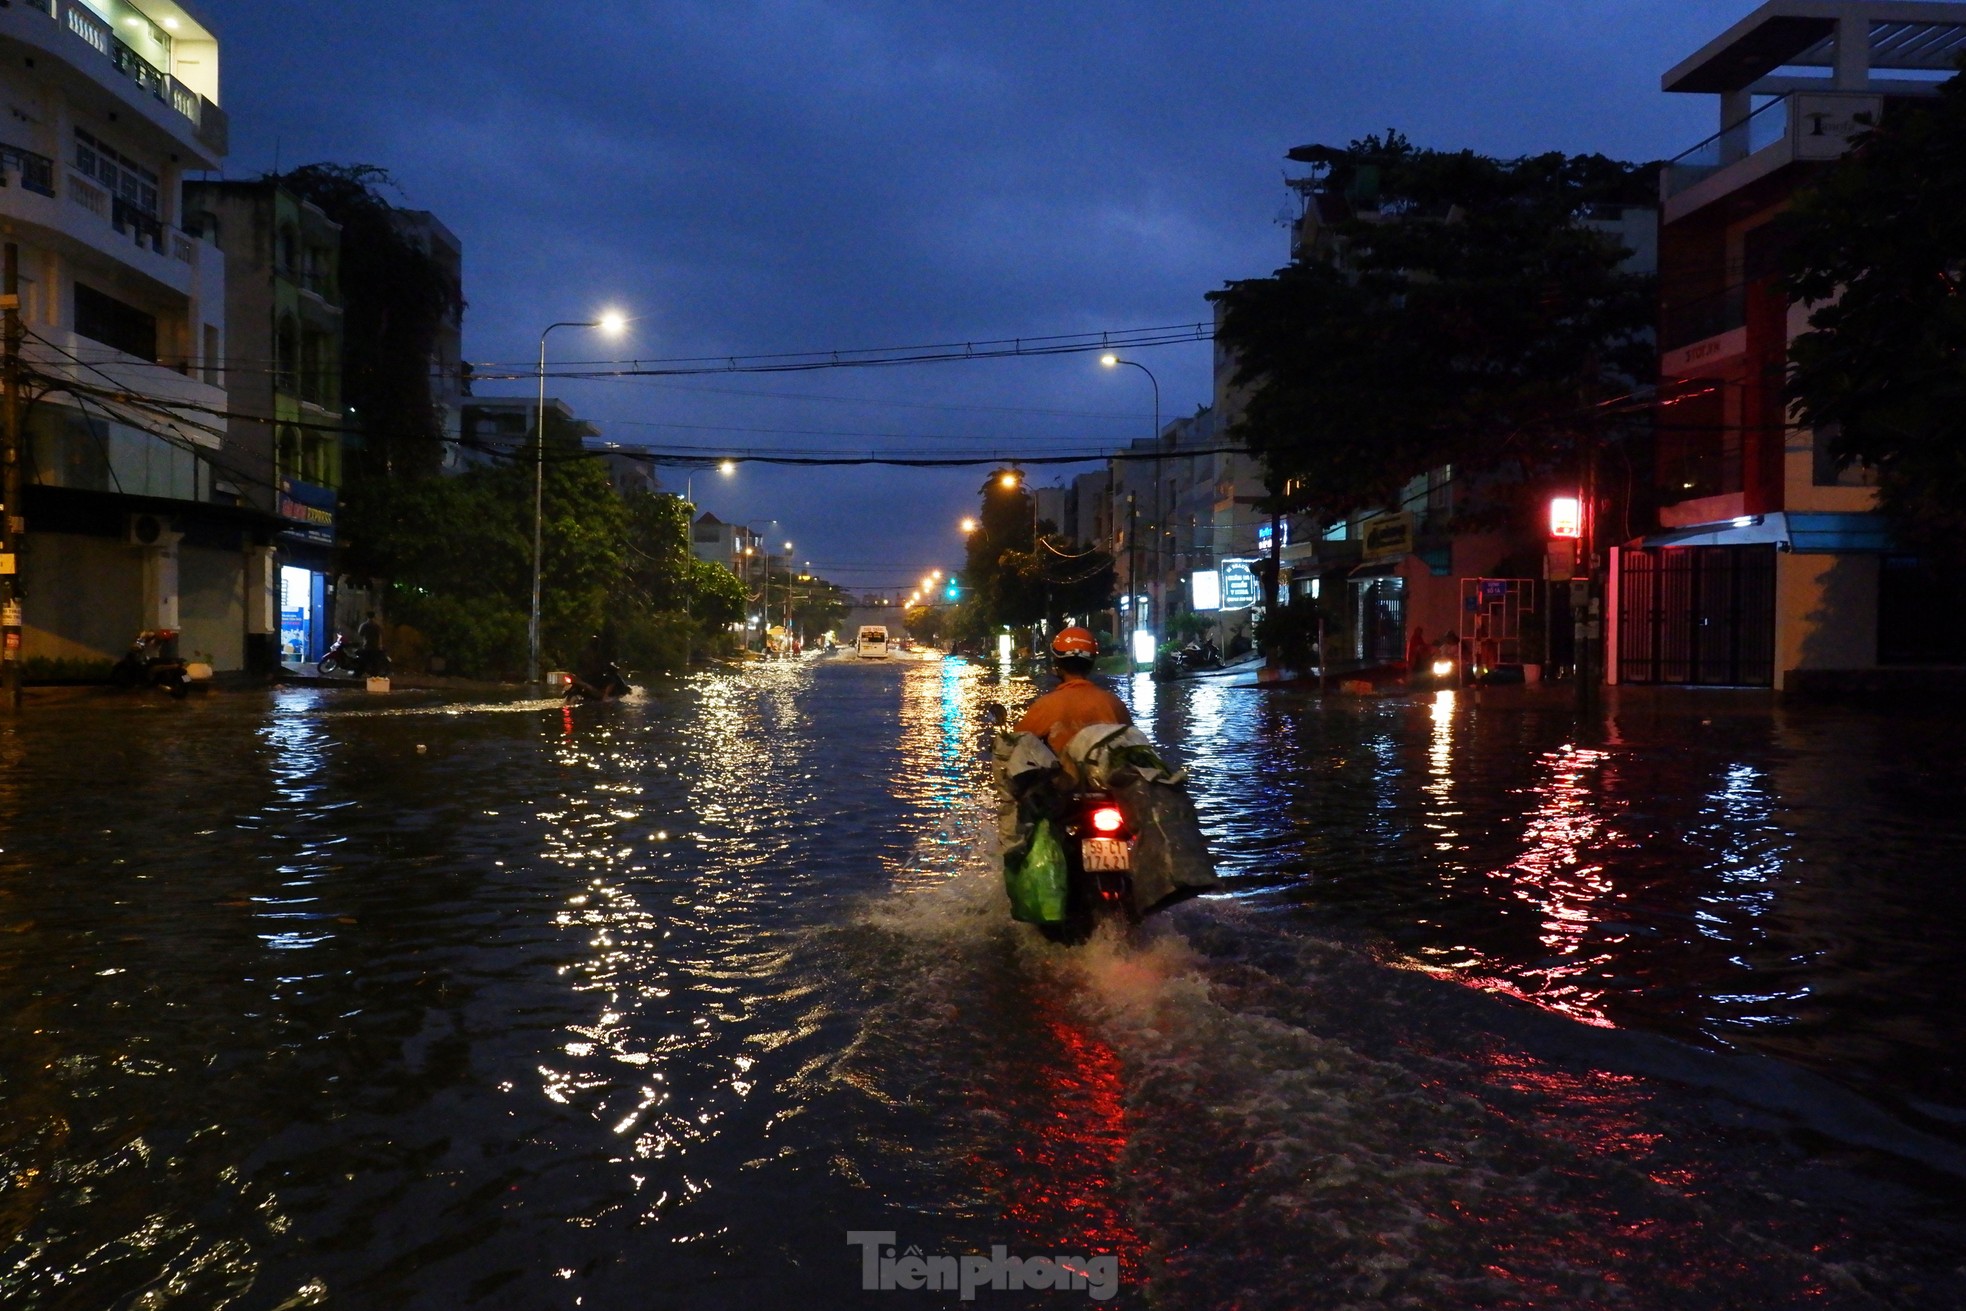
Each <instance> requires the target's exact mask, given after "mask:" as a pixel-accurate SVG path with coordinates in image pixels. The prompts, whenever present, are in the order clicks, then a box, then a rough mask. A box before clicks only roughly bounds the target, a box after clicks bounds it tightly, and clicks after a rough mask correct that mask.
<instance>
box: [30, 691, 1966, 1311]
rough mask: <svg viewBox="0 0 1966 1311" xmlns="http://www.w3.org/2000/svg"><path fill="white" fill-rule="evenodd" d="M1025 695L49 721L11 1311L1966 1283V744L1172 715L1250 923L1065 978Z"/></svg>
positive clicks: (1699, 705) (1618, 720) (1656, 727)
mask: <svg viewBox="0 0 1966 1311" xmlns="http://www.w3.org/2000/svg"><path fill="white" fill-rule="evenodd" d="M1028 690H1029V689H1028V688H1026V687H1024V686H1022V685H1019V684H1013V685H1011V686H1004V685H1002V684H1001V683H999V682H998V680H997V678H996V676H995V674H994V673H993V672H992V671H990V670H988V669H985V668H979V667H976V666H971V665H966V664H963V663H961V662H956V661H951V662H947V663H945V664H942V665H940V666H931V665H908V666H899V665H880V666H872V665H869V666H860V665H853V664H847V663H839V662H834V663H821V662H816V661H809V662H804V663H800V664H796V665H792V664H788V665H782V666H776V667H769V668H759V669H755V670H752V671H748V672H746V673H743V674H738V675H706V676H702V677H699V678H696V679H694V680H691V681H688V682H679V683H675V684H671V685H667V686H663V687H660V688H657V689H655V690H653V691H649V692H644V693H641V694H638V696H637V697H636V698H635V699H633V700H631V701H629V702H626V703H623V704H620V705H616V706H609V707H583V708H579V709H574V710H571V711H568V710H563V709H561V708H560V707H558V706H555V705H548V704H546V703H543V702H537V701H517V700H513V701H500V702H494V703H477V704H471V703H459V702H455V701H441V700H438V699H436V698H434V697H425V696H421V695H419V694H409V693H405V694H397V695H395V696H392V697H389V698H386V699H385V698H366V697H363V696H361V695H360V694H355V693H346V692H325V691H299V690H296V691H285V692H280V693H276V694H271V695H269V696H266V697H258V696H244V695H239V696H216V697H213V698H210V699H209V700H207V701H204V702H196V701H194V702H192V703H189V704H176V703H170V702H167V701H164V700H161V699H160V700H158V701H154V702H152V701H144V702H131V703H120V704H113V705H84V706H72V707H66V708H47V709H42V710H37V711H35V712H33V713H32V714H30V715H29V716H28V717H27V718H26V719H25V720H23V721H22V722H20V723H19V724H17V725H8V726H4V727H0V1007H4V1012H5V1014H6V1016H7V1017H8V1023H7V1025H6V1028H5V1029H4V1030H3V1031H0V1108H4V1114H0V1245H3V1246H4V1252H0V1303H4V1304H5V1305H6V1306H8V1307H28V1308H89V1309H91V1311H94V1309H97V1308H118V1309H122V1308H129V1309H131V1311H159V1309H161V1308H179V1307H182V1308H198V1309H200V1311H203V1309H204V1308H219V1307H225V1308H241V1309H248V1308H250V1309H255V1311H273V1309H275V1308H278V1309H280V1311H292V1309H293V1308H301V1307H314V1306H321V1307H349V1308H362V1309H364V1311H366V1309H368V1308H395V1307H406V1308H408V1307H414V1308H456V1307H476V1306H482V1307H523V1308H556V1307H586V1308H607V1309H613V1308H634V1309H636V1311H642V1309H644V1308H667V1307H686V1308H699V1307H700V1308H710V1307H718V1308H722V1307H735V1308H749V1307H775V1306H812V1307H858V1306H872V1307H896V1308H899V1307H905V1306H911V1305H931V1304H932V1305H949V1304H952V1303H955V1302H956V1300H957V1296H958V1294H956V1293H954V1292H933V1291H922V1290H911V1289H910V1288H908V1287H907V1286H906V1282H905V1281H907V1280H909V1279H912V1278H913V1276H914V1274H915V1272H916V1271H919V1270H933V1271H934V1272H935V1273H934V1274H933V1276H932V1277H934V1278H936V1279H939V1278H941V1273H940V1272H941V1271H942V1270H943V1269H944V1268H945V1267H944V1266H943V1265H938V1264H936V1262H935V1260H934V1258H938V1257H946V1258H952V1259H951V1260H950V1261H948V1263H947V1267H946V1268H954V1266H955V1265H956V1261H955V1260H954V1259H953V1258H961V1257H964V1256H975V1255H977V1254H980V1255H981V1257H982V1258H984V1259H985V1260H986V1261H987V1260H993V1259H994V1254H993V1248H997V1247H1002V1248H1003V1249H1005V1257H1006V1262H1005V1263H1002V1264H998V1265H996V1266H993V1269H996V1270H998V1271H1001V1270H1004V1269H1007V1268H1008V1267H1007V1261H1008V1258H1019V1259H1022V1260H1025V1261H1028V1262H1030V1265H1029V1267H1028V1268H1029V1270H1030V1271H1031V1272H1032V1273H1031V1275H1030V1280H1031V1282H1043V1281H1044V1280H1046V1279H1048V1278H1049V1277H1050V1272H1051V1271H1052V1270H1053V1269H1054V1267H1053V1266H1051V1265H1047V1264H1044V1263H1042V1262H1039V1261H1038V1260H1037V1259H1038V1258H1053V1257H1055V1258H1059V1260H1060V1261H1061V1262H1062V1263H1063V1265H1064V1266H1065V1267H1066V1268H1067V1269H1068V1270H1076V1271H1078V1275H1077V1276H1076V1278H1077V1283H1078V1285H1079V1286H1078V1287H1073V1288H1065V1289H1050V1290H1046V1291H1037V1290H1033V1289H1029V1288H1027V1289H1025V1290H1024V1291H1014V1290H1011V1289H992V1288H990V1287H988V1286H987V1284H986V1285H985V1286H984V1287H983V1288H981V1289H980V1290H976V1291H975V1301H976V1304H977V1305H1011V1306H1023V1305H1040V1304H1042V1305H1067V1306H1070V1305H1081V1304H1084V1305H1106V1306H1123V1307H1141V1306H1155V1307H1178V1308H1189V1307H1193V1308H1229V1307H1236V1308H1271V1307H1274V1308H1323V1307H1375V1308H1376V1307H1411V1308H1457V1309H1458V1308H1471V1307H1538V1308H1544V1307H1576V1308H1585V1307H1590V1308H1596V1307H1631V1308H1655V1307H1656V1308H1760V1307H1770V1308H1774V1307H1792V1306H1797V1305H1812V1306H1823V1307H1916V1308H1926V1307H1930V1308H1941V1307H1956V1306H1959V1305H1962V1304H1966V1269H1962V1266H1966V1091H1962V1084H1961V1081H1960V1074H1961V1070H1960V1065H1961V1057H1960V1053H1959V1037H1960V1033H1961V1023H1960V1019H1959V1016H1960V1014H1961V1003H1962V1001H1966V997H1962V991H1966V988H1963V987H1962V984H1961V982H1960V978H1959V971H1960V966H1961V962H1962V961H1966V879H1962V878H1961V877H1960V871H1961V870H1962V869H1966V806H1962V805H1961V804H1960V788H1959V785H1958V782H1957V780H1958V779H1959V777H1961V772H1962V766H1966V747H1963V746H1962V745H1961V743H1960V742H1959V741H1958V740H1957V735H1956V734H1955V732H1954V731H1953V730H1952V728H1951V726H1950V725H1948V724H1946V723H1944V722H1942V721H1938V720H1933V719H1918V718H1909V719H1907V718H1889V717H1884V716H1867V715H1863V714H1849V713H1842V714H1839V713H1829V712H1820V711H1817V712H1802V711H1791V710H1783V709H1775V708H1771V707H1770V706H1768V705H1767V704H1766V703H1765V701H1762V700H1758V699H1752V698H1749V699H1743V698H1739V697H1733V696H1729V695H1724V694H1702V693H1698V692H1688V693H1683V694H1678V695H1676V696H1674V695H1668V696H1663V697H1650V698H1645V699H1638V698H1632V699H1628V700H1626V701H1624V702H1614V703H1613V705H1612V706H1611V708H1610V710H1609V711H1608V713H1607V714H1606V715H1605V716H1604V717H1603V718H1602V719H1601V720H1593V721H1591V722H1590V723H1588V724H1586V725H1585V726H1583V727H1582V728H1581V729H1580V727H1579V725H1578V722H1577V719H1576V717H1575V716H1574V714H1573V713H1572V712H1571V711H1570V709H1569V708H1568V707H1567V706H1566V705H1564V704H1563V703H1561V702H1560V701H1557V700H1552V699H1547V698H1545V699H1542V700H1536V699H1534V698H1530V697H1527V696H1526V695H1520V694H1519V695H1518V696H1517V697H1516V698H1515V699H1514V700H1513V701H1495V700H1491V701H1488V702H1477V701H1476V700H1475V699H1473V698H1472V697H1470V696H1468V695H1462V696H1460V697H1458V698H1456V697H1452V696H1443V697H1440V698H1420V699H1415V700H1401V701H1369V702H1366V701H1356V700H1350V699H1339V698H1331V699H1319V698H1318V697H1316V696H1314V695H1309V694H1300V693H1290V692H1275V691H1272V692H1257V691H1239V690H1232V689H1220V688H1207V687H1191V686H1172V687H1169V686H1162V687H1155V686H1154V685H1152V684H1150V683H1146V682H1144V681H1142V682H1140V683H1138V684H1136V685H1135V686H1134V687H1132V688H1130V689H1127V690H1128V692H1129V694H1130V695H1131V697H1132V699H1133V703H1134V705H1135V707H1136V710H1137V712H1138V714H1139V715H1140V717H1141V718H1142V719H1143V720H1144V721H1145V722H1146V723H1147V724H1148V725H1149V726H1150V727H1151V728H1152V730H1153V731H1154V733H1155V735H1156V737H1157V738H1158V739H1159V740H1160V741H1162V742H1163V743H1164V744H1166V745H1167V746H1168V747H1169V748H1170V750H1171V752H1172V753H1174V754H1176V755H1178V756H1179V757H1180V758H1182V759H1184V760H1185V761H1186V762H1187V764H1188V765H1189V766H1190V767H1191V768H1192V770H1193V771H1194V784H1193V786H1194V789H1195V792H1196V796H1197V803H1198V806H1199V808H1200V811H1201V814H1202V816H1203V820H1204V823H1205V824H1206V825H1207V826H1208V828H1209V830H1210V833H1211V837H1212V839H1213V842H1214V845H1215V847H1216V849H1217V851H1218V852H1219V855H1220V860H1221V866H1222V873H1223V875H1224V883H1225V894H1224V895H1222V896H1220V897H1215V898H1210V899H1206V900H1203V901H1198V902H1193V903H1189V904H1187V905H1185V906H1182V907H1179V908H1176V909H1175V910H1174V911H1172V912H1170V913H1169V914H1167V915H1165V916H1162V917H1160V918H1159V919H1158V920H1157V921H1156V922H1155V923H1153V924H1151V925H1150V926H1148V927H1147V928H1146V929H1145V930H1144V931H1143V932H1142V933H1141V934H1140V935H1139V936H1138V937H1137V939H1135V940H1133V941H1130V942H1128V941H1116V940H1101V941H1097V942H1094V943H1093V944H1091V945H1089V946H1087V947H1084V948H1081V949H1067V948H1061V947H1056V946H1052V945H1050V944H1047V943H1044V942H1042V941H1040V940H1039V939H1037V938H1036V937H1035V936H1034V935H1033V934H1032V933H1031V932H1029V931H1028V930H1026V929H1023V928H1020V927H1018V926H1014V925H1011V924H1009V923H1008V922H1007V918H1006V907H1005V905H1004V902H1003V898H1002V892H1001V889H1000V885H999V883H998V881H997V878H996V875H995V874H994V872H993V869H992V866H991V855H990V848H989V841H990V837H989V833H990V827H991V826H990V824H989V823H988V816H987V812H986V804H987V802H986V787H985V780H984V777H983V764H982V759H981V756H980V754H979V750H978V745H979V733H978V723H979V710H980V707H981V705H982V704H983V703H984V702H985V701H988V700H992V699H1016V698H1018V697H1021V696H1023V695H1026V694H1027V693H1028ZM850 1233H852V1234H859V1235H866V1234H873V1235H881V1236H885V1235H890V1234H891V1235H892V1236H893V1237H892V1242H891V1246H892V1247H893V1248H894V1249H895V1250H896V1252H897V1253H898V1254H899V1255H900V1256H902V1257H906V1256H908V1255H909V1254H910V1253H909V1249H918V1251H919V1254H920V1255H921V1257H922V1258H923V1264H922V1265H920V1266H916V1265H912V1264H910V1263H908V1262H906V1261H903V1262H902V1263H900V1264H898V1265H897V1264H893V1263H890V1264H889V1265H887V1266H886V1267H885V1272H886V1275H887V1276H888V1281H889V1282H890V1283H893V1282H894V1281H895V1277H896V1276H897V1275H898V1276H900V1277H901V1278H902V1279H903V1281H904V1285H903V1286H902V1287H899V1288H891V1289H888V1290H881V1289H878V1288H877V1289H873V1290H865V1289H863V1279H864V1276H865V1270H864V1266H865V1264H866V1263H867V1262H869V1261H871V1262H872V1263H873V1264H874V1265H875V1267H876V1270H875V1279H874V1282H876V1283H879V1282H880V1280H881V1277H882V1269H883V1268H882V1267H881V1266H880V1259H881V1257H882V1255H883V1254H884V1253H885V1251H886V1247H885V1246H884V1245H883V1243H882V1241H881V1239H880V1238H859V1239H854V1240H850V1239H849V1237H848V1235H849V1234H850ZM1107 1260H1110V1261H1111V1265H1110V1266H1108V1265H1107V1264H1106V1261H1107ZM984 1263H985V1262H984V1261H979V1265H980V1264H984ZM1108 1272H1110V1274H1111V1279H1110V1282H1109V1281H1108V1278H1107V1275H1108ZM1005 1279H1006V1281H1008V1279H1009V1276H1008V1275H1006V1276H1005ZM1107 1295H1110V1296H1107Z"/></svg>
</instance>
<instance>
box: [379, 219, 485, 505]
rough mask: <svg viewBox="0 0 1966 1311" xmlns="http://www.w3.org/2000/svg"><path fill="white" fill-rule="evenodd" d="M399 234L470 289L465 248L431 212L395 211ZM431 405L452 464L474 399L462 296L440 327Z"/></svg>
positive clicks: (452, 282) (455, 281)
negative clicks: (470, 399)
mask: <svg viewBox="0 0 1966 1311" xmlns="http://www.w3.org/2000/svg"><path fill="white" fill-rule="evenodd" d="M395 220H396V230H397V231H398V232H400V233H401V234H402V235H403V236H404V237H405V238H406V239H407V240H408V241H409V243H410V244H411V245H413V246H415V247H416V248H417V249H418V250H420V251H422V252H423V253H424V254H425V255H428V256H429V257H430V259H431V260H432V261H433V262H434V263H435V264H436V265H437V267H438V268H439V269H441V270H442V271H443V273H444V274H445V276H446V278H447V279H448V281H449V283H450V285H451V286H453V287H459V288H462V287H463V286H464V243H463V242H462V241H460V240H458V237H457V234H456V233H454V232H452V231H451V230H450V229H449V228H448V227H446V226H445V225H444V222H443V220H441V219H439V218H438V217H437V216H436V215H435V214H432V213H431V212H430V211H428V210H422V209H399V210H396V211H395ZM429 369H430V403H431V405H432V406H434V407H435V408H436V411H437V417H438V422H439V424H440V426H441V427H442V429H443V434H444V442H445V446H444V450H445V452H446V457H447V467H448V458H449V456H450V455H452V454H454V453H455V452H456V451H457V450H458V445H457V443H458V439H459V438H460V437H461V436H462V435H463V429H464V406H465V404H466V398H467V397H469V396H470V394H471V386H470V381H471V380H470V377H469V371H468V370H467V369H466V368H465V364H464V297H463V296H461V295H460V296H458V297H457V298H456V299H455V300H453V301H452V302H451V305H450V307H449V309H448V310H447V311H446V312H445V314H444V318H443V321H442V322H441V323H440V324H438V326H437V333H436V340H435V341H434V342H432V343H431V352H430V360H429Z"/></svg>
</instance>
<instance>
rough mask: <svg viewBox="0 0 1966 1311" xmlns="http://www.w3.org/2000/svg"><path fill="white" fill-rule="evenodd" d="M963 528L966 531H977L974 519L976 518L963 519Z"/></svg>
mask: <svg viewBox="0 0 1966 1311" xmlns="http://www.w3.org/2000/svg"><path fill="white" fill-rule="evenodd" d="M962 530H963V531H964V532H965V533H973V532H975V531H976V520H974V519H965V520H963V521H962Z"/></svg>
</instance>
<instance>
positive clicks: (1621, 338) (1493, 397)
mask: <svg viewBox="0 0 1966 1311" xmlns="http://www.w3.org/2000/svg"><path fill="white" fill-rule="evenodd" d="M1292 153H1293V156H1294V157H1297V158H1300V159H1303V160H1305V161H1306V162H1310V163H1312V164H1314V165H1315V166H1316V167H1317V168H1318V169H1320V170H1322V172H1321V175H1319V176H1318V177H1317V178H1316V180H1315V183H1314V191H1315V194H1314V195H1313V197H1312V198H1311V199H1312V200H1313V202H1314V203H1316V204H1317V205H1319V206H1320V209H1319V213H1320V214H1321V215H1324V216H1325V217H1326V218H1328V219H1329V227H1328V230H1327V232H1326V239H1325V241H1324V244H1323V246H1322V248H1321V251H1320V253H1319V254H1318V255H1317V256H1315V257H1314V258H1311V259H1307V260H1304V261H1300V262H1298V263H1293V264H1291V265H1289V266H1287V267H1285V268H1282V269H1279V270H1278V271H1277V272H1276V273H1275V274H1273V275H1272V276H1270V277H1267V278H1252V279H1247V280H1244V281H1239V282H1232V283H1229V284H1228V285H1227V286H1226V287H1225V288H1224V289H1223V290H1221V291H1217V292H1215V293H1213V294H1212V296H1211V299H1212V300H1214V301H1216V302H1217V303H1218V305H1219V306H1220V309H1221V317H1220V326H1219V329H1218V334H1217V335H1218V339H1219V340H1220V342H1221V343H1222V344H1223V345H1224V346H1226V347H1228V348H1229V349H1230V350H1232V351H1233V352H1234V353H1235V355H1236V357H1237V361H1238V363H1237V369H1236V373H1235V377H1234V382H1235V385H1236V386H1238V387H1241V388H1246V389H1248V399H1247V405H1246V409H1245V412H1244V414H1243V416H1242V418H1241V420H1240V421H1239V422H1238V423H1237V424H1236V425H1235V427H1234V428H1233V429H1232V432H1231V435H1232V436H1233V437H1235V438H1237V439H1239V440H1242V441H1246V442H1247V443H1248V444H1249V446H1250V448H1251V450H1252V451H1254V452H1255V453H1256V454H1257V455H1259V456H1261V457H1262V458H1263V460H1264V463H1265V465H1266V467H1267V470H1268V476H1269V480H1270V483H1271V489H1272V491H1273V492H1281V491H1283V490H1284V489H1285V488H1286V487H1289V488H1291V489H1292V496H1291V505H1292V506H1293V508H1300V509H1309V510H1312V511H1315V512H1319V513H1321V514H1322V515H1323V516H1325V517H1326V518H1332V519H1335V518H1337V517H1340V516H1342V515H1344V514H1347V513H1350V512H1352V511H1354V510H1359V509H1366V508H1372V507H1375V506H1380V505H1385V504H1389V503H1391V502H1392V501H1393V500H1394V499H1395V498H1396V495H1397V493H1398V490H1399V489H1400V487H1401V486H1402V485H1403V484H1405V483H1406V482H1408V481H1409V480H1411V479H1412V478H1415V477H1417V476H1419V475H1421V474H1424V473H1425V472H1427V471H1428V470H1429V469H1434V468H1439V467H1441V466H1444V465H1452V466H1453V467H1454V468H1455V470H1456V473H1457V476H1461V477H1464V478H1467V479H1469V480H1471V481H1472V480H1478V479H1481V478H1484V477H1488V478H1490V479H1491V480H1493V481H1499V482H1501V483H1514V484H1518V485H1519V484H1521V483H1522V482H1524V481H1525V480H1528V479H1532V478H1534V477H1536V476H1538V475H1540V474H1542V473H1545V472H1547V471H1549V470H1551V469H1553V468H1564V467H1574V465H1575V462H1576V460H1577V452H1578V448H1579V445H1580V443H1581V442H1583V441H1586V440H1594V439H1595V438H1596V435H1597V434H1596V429H1595V427H1594V422H1593V418H1592V410H1593V407H1594V406H1595V405H1596V404H1597V403H1598V402H1600V401H1602V400H1604V399H1606V398H1608V397H1613V396H1617V395H1621V394H1623V393H1625V392H1628V391H1629V390H1630V389H1631V387H1632V385H1633V384H1634V383H1635V382H1636V381H1637V380H1640V379H1650V378H1651V377H1653V376H1655V374H1656V371H1657V370H1656V355H1655V352H1654V348H1653V346H1652V344H1651V340H1650V336H1649V330H1650V329H1651V327H1652V324H1653V318H1654V315H1655V311H1656V306H1655V296H1654V289H1653V280H1652V279H1651V277H1650V276H1647V275H1641V274H1636V273H1631V272H1628V271H1626V270H1624V269H1623V268H1622V267H1621V265H1622V263H1623V262H1624V261H1625V259H1626V258H1627V257H1628V255H1629V253H1630V252H1628V251H1626V250H1624V249H1622V248H1620V247H1619V245H1618V244H1617V243H1616V241H1614V240H1613V239H1612V238H1610V237H1609V236H1607V235H1606V234H1605V233H1604V232H1603V231H1601V230H1600V229H1599V228H1597V227H1593V226H1592V225H1591V224H1590V223H1589V222H1588V220H1589V219H1590V217H1591V216H1592V214H1593V213H1594V211H1595V208H1596V207H1597V206H1600V205H1618V204H1624V203H1646V202H1647V201H1648V198H1649V196H1650V195H1651V194H1655V193H1653V177H1654V172H1655V169H1654V167H1653V166H1650V165H1647V166H1638V165H1632V164H1626V163H1621V162H1618V161H1615V160H1610V159H1606V158H1604V157H1602V156H1597V155H1590V156H1564V155H1559V154H1547V155H1537V156H1531V157H1527V158H1523V159H1515V160H1499V159H1491V158H1488V157H1486V156H1482V155H1477V154H1475V153H1474V152H1472V151H1459V152H1446V151H1435V150H1422V149H1419V148H1416V147H1414V146H1413V145H1412V144H1411V143H1410V142H1409V141H1407V139H1406V138H1405V137H1403V136H1401V135H1400V134H1399V133H1397V132H1392V133H1388V134H1387V135H1386V136H1385V137H1384V138H1379V137H1367V138H1365V139H1364V140H1362V141H1355V142H1353V143H1352V144H1351V145H1350V146H1348V147H1345V148H1343V149H1338V148H1332V147H1307V148H1304V149H1302V150H1300V151H1296V152H1292Z"/></svg>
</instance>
